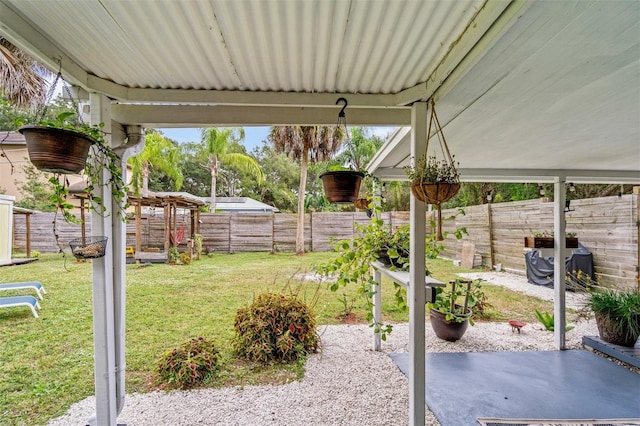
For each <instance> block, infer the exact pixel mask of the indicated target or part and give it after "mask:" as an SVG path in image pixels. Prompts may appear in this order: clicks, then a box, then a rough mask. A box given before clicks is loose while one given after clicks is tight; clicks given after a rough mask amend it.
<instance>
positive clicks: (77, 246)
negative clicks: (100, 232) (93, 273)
mask: <svg viewBox="0 0 640 426" xmlns="http://www.w3.org/2000/svg"><path fill="white" fill-rule="evenodd" d="M69 246H70V247H71V253H72V254H73V256H74V257H75V258H76V259H98V258H100V257H103V256H104V254H105V249H106V248H107V237H102V236H98V237H85V238H84V239H83V238H77V239H75V240H71V241H69Z"/></svg>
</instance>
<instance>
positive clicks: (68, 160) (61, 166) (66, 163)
mask: <svg viewBox="0 0 640 426" xmlns="http://www.w3.org/2000/svg"><path fill="white" fill-rule="evenodd" d="M19 132H20V133H22V134H23V135H24V138H25V141H26V143H27V150H28V151H29V160H31V162H32V163H33V165H34V166H35V167H36V169H38V170H41V171H43V172H49V173H62V174H76V173H80V172H81V171H82V169H84V165H85V163H86V161H87V156H88V154H89V148H91V145H93V144H94V143H95V141H94V140H93V139H91V138H90V137H88V136H86V135H83V134H82V133H77V132H73V131H70V130H65V129H57V128H55V127H45V126H22V127H21V128H20V129H19Z"/></svg>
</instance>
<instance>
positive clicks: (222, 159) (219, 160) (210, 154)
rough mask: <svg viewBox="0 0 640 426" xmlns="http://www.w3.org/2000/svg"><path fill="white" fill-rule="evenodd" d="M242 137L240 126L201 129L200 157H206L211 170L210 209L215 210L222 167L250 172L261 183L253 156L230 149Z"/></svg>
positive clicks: (257, 166) (257, 165) (259, 170)
mask: <svg viewBox="0 0 640 426" xmlns="http://www.w3.org/2000/svg"><path fill="white" fill-rule="evenodd" d="M243 139H244V129H243V128H241V127H234V128H216V127H212V128H207V129H202V150H201V151H200V157H201V158H203V159H206V161H207V164H208V165H209V170H210V172H211V202H210V210H211V211H215V208H216V195H217V188H216V187H217V182H218V175H219V173H220V172H221V168H222V167H224V166H226V167H229V166H230V167H235V168H237V169H239V170H242V171H245V172H247V173H250V174H252V175H253V176H254V177H255V180H256V182H257V184H258V185H260V184H261V183H262V180H263V174H262V170H261V169H260V165H259V164H258V162H257V161H256V160H255V158H253V157H251V156H250V155H247V154H244V153H241V152H233V150H232V149H231V146H232V144H233V143H234V142H238V143H239V142H240V141H242V140H243Z"/></svg>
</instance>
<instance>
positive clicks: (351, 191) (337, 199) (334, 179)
mask: <svg viewBox="0 0 640 426" xmlns="http://www.w3.org/2000/svg"><path fill="white" fill-rule="evenodd" d="M363 178H364V173H362V172H354V171H351V170H336V171H329V172H324V173H322V174H321V175H320V179H321V180H322V186H323V188H324V196H325V197H326V198H327V200H329V202H330V203H353V202H354V201H356V200H357V199H358V192H360V184H361V183H362V179H363Z"/></svg>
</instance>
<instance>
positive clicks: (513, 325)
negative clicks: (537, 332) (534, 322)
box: [509, 320, 527, 334]
mask: <svg viewBox="0 0 640 426" xmlns="http://www.w3.org/2000/svg"><path fill="white" fill-rule="evenodd" d="M509 325H510V326H511V332H512V333H513V332H514V331H516V330H518V334H520V329H521V328H522V327H524V326H525V325H527V323H526V322H522V321H518V320H509Z"/></svg>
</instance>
